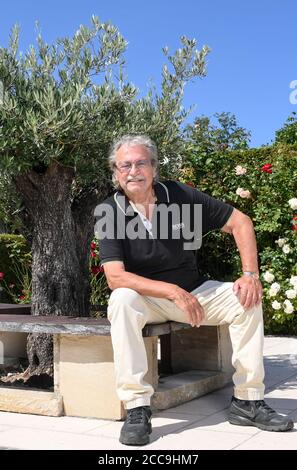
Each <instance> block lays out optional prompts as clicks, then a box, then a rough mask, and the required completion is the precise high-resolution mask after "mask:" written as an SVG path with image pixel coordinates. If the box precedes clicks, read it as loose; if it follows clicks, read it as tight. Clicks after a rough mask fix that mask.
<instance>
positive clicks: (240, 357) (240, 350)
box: [193, 281, 264, 400]
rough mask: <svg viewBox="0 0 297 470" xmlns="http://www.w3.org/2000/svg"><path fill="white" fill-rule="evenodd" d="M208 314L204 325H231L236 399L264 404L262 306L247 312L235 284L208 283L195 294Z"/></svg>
mask: <svg viewBox="0 0 297 470" xmlns="http://www.w3.org/2000/svg"><path fill="white" fill-rule="evenodd" d="M193 294H194V295H196V296H197V298H198V300H199V302H200V303H201V304H202V306H203V308H204V312H205V320H204V322H203V324H204V325H220V324H224V323H228V324H229V332H230V338H231V343H232V349H233V354H232V364H233V367H234V368H235V373H234V374H233V382H234V396H235V397H237V398H239V399H241V400H261V399H263V396H264V383H263V380H264V366H263V342H264V333H263V312H262V305H261V304H260V305H257V306H255V307H253V308H251V309H249V310H244V309H243V307H242V305H241V304H240V302H239V300H238V297H237V296H236V295H235V294H234V293H233V283H232V282H224V283H222V282H218V281H208V282H206V283H204V284H203V285H202V286H200V288H198V289H196V290H195V291H194V292H193Z"/></svg>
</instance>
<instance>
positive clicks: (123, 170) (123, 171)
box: [114, 159, 153, 174]
mask: <svg viewBox="0 0 297 470" xmlns="http://www.w3.org/2000/svg"><path fill="white" fill-rule="evenodd" d="M144 162H145V164H144ZM139 164H144V165H143V166H142V167H140V166H139ZM150 165H151V166H153V163H152V160H148V159H143V160H138V161H136V162H127V164H126V167H127V168H121V167H119V166H118V165H117V164H116V163H115V164H114V167H115V168H116V169H117V170H118V171H119V172H120V173H121V174H127V173H130V171H131V170H132V168H133V166H135V168H137V170H144V169H146V168H148V167H149V166H150Z"/></svg>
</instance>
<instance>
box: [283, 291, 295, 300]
mask: <svg viewBox="0 0 297 470" xmlns="http://www.w3.org/2000/svg"><path fill="white" fill-rule="evenodd" d="M285 294H286V296H287V297H288V299H295V297H296V295H297V290H295V289H288V290H286V292H285Z"/></svg>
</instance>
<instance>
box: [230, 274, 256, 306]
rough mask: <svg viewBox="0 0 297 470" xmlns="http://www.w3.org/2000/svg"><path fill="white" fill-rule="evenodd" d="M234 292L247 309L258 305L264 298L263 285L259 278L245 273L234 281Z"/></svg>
mask: <svg viewBox="0 0 297 470" xmlns="http://www.w3.org/2000/svg"><path fill="white" fill-rule="evenodd" d="M233 292H234V294H235V295H237V296H238V298H239V301H240V303H241V305H242V306H243V308H244V309H245V310H249V309H250V308H253V307H254V306H255V305H258V304H259V303H260V302H261V299H262V285H261V282H260V281H259V279H255V278H254V277H252V276H246V275H243V276H241V277H240V278H239V279H237V280H236V281H235V282H234V286H233Z"/></svg>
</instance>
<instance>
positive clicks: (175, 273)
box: [95, 181, 233, 292]
mask: <svg viewBox="0 0 297 470" xmlns="http://www.w3.org/2000/svg"><path fill="white" fill-rule="evenodd" d="M154 190H155V194H156V197H157V201H156V206H157V210H154V214H153V218H152V224H153V232H149V231H148V230H147V228H146V227H145V226H144V224H143V222H142V220H141V218H140V216H139V214H138V213H137V212H136V211H135V210H134V209H133V207H132V205H131V204H130V203H129V200H128V198H127V197H126V196H125V195H124V194H123V192H121V191H117V192H116V193H115V194H114V195H113V196H111V197H109V198H107V199H106V200H105V201H104V202H103V203H102V204H103V205H105V207H108V209H109V210H108V211H107V212H106V211H104V212H102V214H104V217H105V225H104V229H105V230H106V228H107V226H109V231H107V232H108V233H107V234H106V233H105V234H104V233H103V232H102V231H101V230H99V233H96V236H97V237H98V238H99V251H100V260H101V264H102V265H104V264H105V263H107V262H108V261H122V262H123V263H124V266H125V270H126V271H128V272H131V273H134V274H138V275H140V276H143V277H146V278H149V279H153V280H157V281H165V282H169V283H172V284H176V285H178V286H180V287H182V288H183V289H185V290H187V291H188V292H191V291H192V290H194V289H195V288H196V287H198V286H199V285H200V284H202V283H203V282H204V281H205V280H206V279H207V278H206V277H205V276H203V275H201V274H199V271H198V268H197V265H196V251H195V249H190V250H189V249H185V242H189V240H192V241H193V240H194V239H195V238H199V237H200V239H201V235H202V236H203V234H206V233H207V232H209V231H211V230H215V229H219V228H221V227H223V225H225V223H226V222H227V220H228V219H229V217H230V215H231V213H232V211H233V207H232V206H230V205H229V204H226V203H224V202H222V201H219V200H217V199H214V198H212V197H211V196H208V195H207V194H205V193H202V192H200V191H198V190H196V189H195V188H192V187H190V186H188V185H186V184H183V183H179V182H176V181H165V182H158V183H156V184H155V185H154ZM172 204H173V205H174V206H175V208H177V209H178V208H180V218H179V219H178V220H177V219H176V215H175V216H172V217H171V215H170V212H169V215H168V218H167V219H166V225H167V228H168V234H166V236H165V238H164V232H163V233H162V232H161V230H160V227H161V221H163V228H164V220H165V217H164V213H162V212H160V213H158V210H162V208H164V207H165V208H166V207H173V206H172ZM195 205H200V206H199V208H200V219H199V227H197V220H198V219H197V218H195V214H196V215H197V213H196V212H194V206H195ZM100 206H101V205H100ZM100 206H99V207H100ZM186 206H187V207H188V208H189V209H188V211H186V213H184V212H183V208H184V207H186ZM197 207H198V206H196V209H197ZM102 214H101V215H100V217H97V221H98V220H99V221H100V220H101V221H102V220H103V219H102V217H103V215H102ZM189 214H190V215H189ZM95 215H96V213H95ZM111 215H112V216H111ZM173 222H174V223H173ZM131 224H132V226H133V227H134V228H135V232H136V233H137V236H136V237H134V236H132V239H131V236H127V233H126V231H127V230H126V229H127V227H128V226H129V227H130V228H131ZM185 224H188V225H189V224H190V225H189V227H188V228H189V229H190V230H192V231H193V237H192V239H191V238H189V237H188V235H187V238H185V237H184V236H183V229H185ZM110 229H112V230H110ZM197 229H198V230H197ZM95 232H96V227H95ZM111 232H113V233H112V235H111ZM132 232H133V230H132ZM194 232H195V233H194ZM130 233H131V230H130ZM133 233H134V232H133ZM197 233H198V237H197Z"/></svg>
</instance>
